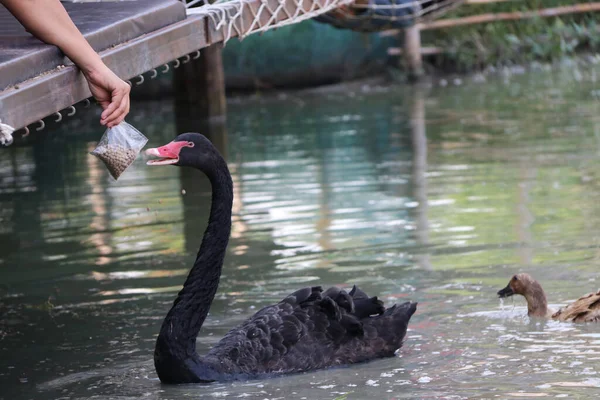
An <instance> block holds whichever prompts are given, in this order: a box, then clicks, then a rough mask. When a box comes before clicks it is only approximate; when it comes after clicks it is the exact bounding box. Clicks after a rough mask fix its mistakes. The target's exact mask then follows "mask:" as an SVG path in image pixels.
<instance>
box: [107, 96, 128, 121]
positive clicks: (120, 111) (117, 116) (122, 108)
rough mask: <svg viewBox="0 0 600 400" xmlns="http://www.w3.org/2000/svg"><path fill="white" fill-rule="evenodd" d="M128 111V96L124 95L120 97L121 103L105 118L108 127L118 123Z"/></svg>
mask: <svg viewBox="0 0 600 400" xmlns="http://www.w3.org/2000/svg"><path fill="white" fill-rule="evenodd" d="M128 112H129V96H125V97H123V98H122V99H121V104H120V105H119V108H117V109H116V110H115V111H114V112H113V113H112V114H111V115H110V116H109V117H108V118H107V119H106V125H107V126H108V127H110V128H112V127H113V126H116V125H118V124H119V123H121V121H123V120H124V119H125V116H127V113H128Z"/></svg>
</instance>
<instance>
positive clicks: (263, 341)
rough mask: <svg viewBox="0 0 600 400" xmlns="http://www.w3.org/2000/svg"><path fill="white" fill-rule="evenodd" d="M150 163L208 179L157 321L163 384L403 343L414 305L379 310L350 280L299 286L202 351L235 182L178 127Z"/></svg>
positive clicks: (283, 368)
mask: <svg viewBox="0 0 600 400" xmlns="http://www.w3.org/2000/svg"><path fill="white" fill-rule="evenodd" d="M146 154H148V155H152V156H156V157H160V158H159V159H154V160H150V161H148V165H176V166H187V167H193V168H197V169H199V170H200V171H202V172H204V173H205V174H206V175H207V176H208V178H209V180H210V182H211V185H212V205H211V210H210V217H209V221H208V227H207V228H206V231H205V232H204V237H203V239H202V244H201V245H200V250H199V251H198V255H197V258H196V261H195V262H194V266H193V267H192V269H191V271H190V273H189V275H188V277H187V280H186V281H185V283H184V285H183V288H182V289H181V291H180V292H179V293H178V295H177V298H176V299H175V301H174V303H173V307H172V308H171V310H170V311H169V313H168V314H167V316H166V318H165V320H164V321H163V324H162V327H161V329H160V333H159V335H158V339H157V341H156V348H155V351H154V365H155V368H156V372H157V374H158V377H159V379H160V380H161V382H163V383H197V382H211V381H224V380H232V379H249V378H257V377H266V376H274V375H279V374H285V373H295V372H304V371H309V370H315V369H320V368H326V367H333V366H341V365H346V364H353V363H358V362H364V361H368V360H372V359H376V358H381V357H389V356H392V355H394V352H395V351H396V350H397V349H398V348H400V347H401V345H402V341H403V339H404V336H405V335H406V329H407V325H408V321H409V320H410V318H411V316H412V315H413V314H414V313H415V311H416V308H417V303H414V302H406V303H404V304H401V305H394V306H393V307H390V308H387V309H386V308H385V307H384V306H383V302H382V301H380V300H378V299H377V297H369V296H367V295H366V293H364V292H363V291H361V290H360V289H358V288H357V287H356V286H355V287H353V288H352V290H351V291H350V292H349V293H348V292H346V291H344V290H341V289H338V288H337V287H332V288H330V289H328V290H326V291H325V292H323V290H322V288H321V287H319V286H316V287H306V288H303V289H300V290H298V291H296V292H294V293H292V294H290V295H289V296H287V297H286V298H284V299H283V300H282V301H281V302H279V303H277V304H275V305H271V306H267V307H265V308H263V309H261V310H260V311H258V312H257V313H256V314H254V315H253V316H252V317H250V318H249V319H248V320H246V321H245V322H244V323H242V324H241V325H240V326H238V327H236V328H234V329H232V330H231V331H229V332H228V333H227V334H226V335H225V337H223V339H221V341H220V342H219V343H217V344H216V345H215V346H214V347H213V348H212V349H211V350H210V351H209V352H208V354H206V355H205V356H200V355H199V354H198V353H197V352H196V337H197V335H198V332H199V331H200V328H201V327H202V323H203V322H204V320H205V319H206V316H207V315H208V311H209V308H210V305H211V303H212V301H213V299H214V297H215V293H216V291H217V287H218V286H219V277H220V275H221V269H222V267H223V259H224V257H225V251H226V249H227V244H228V242H229V234H230V231H231V211H232V201H233V183H232V180H231V175H230V173H229V169H228V168H227V163H226V162H225V160H224V159H223V157H221V155H220V154H219V152H218V151H217V149H216V148H215V147H214V146H213V145H212V143H211V142H210V141H209V140H208V139H207V138H206V137H204V136H203V135H201V134H198V133H184V134H181V135H179V136H178V137H177V138H176V139H175V140H174V141H172V142H171V143H169V144H167V145H165V146H162V147H159V148H155V149H148V150H146Z"/></svg>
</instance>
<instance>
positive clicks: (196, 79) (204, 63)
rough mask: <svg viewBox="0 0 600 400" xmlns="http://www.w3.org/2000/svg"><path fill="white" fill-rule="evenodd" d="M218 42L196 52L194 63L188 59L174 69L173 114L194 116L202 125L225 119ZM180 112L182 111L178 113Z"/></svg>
mask: <svg viewBox="0 0 600 400" xmlns="http://www.w3.org/2000/svg"><path fill="white" fill-rule="evenodd" d="M222 48H223V44H222V43H215V44H213V45H211V46H209V47H206V48H204V49H202V50H201V51H200V58H199V59H198V60H191V61H189V62H188V63H186V64H183V63H182V64H181V65H180V66H179V68H178V69H175V70H174V71H175V73H174V75H173V85H174V89H175V108H176V109H175V111H176V113H177V112H178V111H183V114H184V115H195V116H197V117H198V118H199V119H202V120H205V121H206V122H210V123H213V122H217V123H219V122H224V121H225V117H226V112H227V109H226V104H227V103H226V97H225V73H224V71H223V60H222V58H221V50H222ZM182 109H183V110H182Z"/></svg>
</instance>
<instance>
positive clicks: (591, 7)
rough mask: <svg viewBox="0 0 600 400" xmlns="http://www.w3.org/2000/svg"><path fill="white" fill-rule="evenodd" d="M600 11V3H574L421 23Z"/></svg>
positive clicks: (436, 26)
mask: <svg viewBox="0 0 600 400" xmlns="http://www.w3.org/2000/svg"><path fill="white" fill-rule="evenodd" d="M595 11H600V3H586V4H574V5H571V6H561V7H552V8H542V9H540V10H531V11H514V12H507V13H489V14H480V15H472V16H469V17H463V18H449V19H440V20H438V21H432V22H428V23H424V24H421V30H428V29H441V28H451V27H456V26H463V25H472V24H481V23H485V22H497V21H512V20H520V19H528V18H536V17H540V18H548V17H556V16H559V15H568V14H579V13H588V12H595Z"/></svg>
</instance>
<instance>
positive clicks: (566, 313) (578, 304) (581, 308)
mask: <svg viewBox="0 0 600 400" xmlns="http://www.w3.org/2000/svg"><path fill="white" fill-rule="evenodd" d="M552 319H556V320H558V321H567V322H600V291H598V292H597V293H590V294H587V295H585V296H583V297H580V298H579V299H577V300H575V301H574V302H573V303H571V304H569V305H568V306H566V307H564V308H562V309H560V310H558V311H557V312H555V313H554V314H553V315H552Z"/></svg>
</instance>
